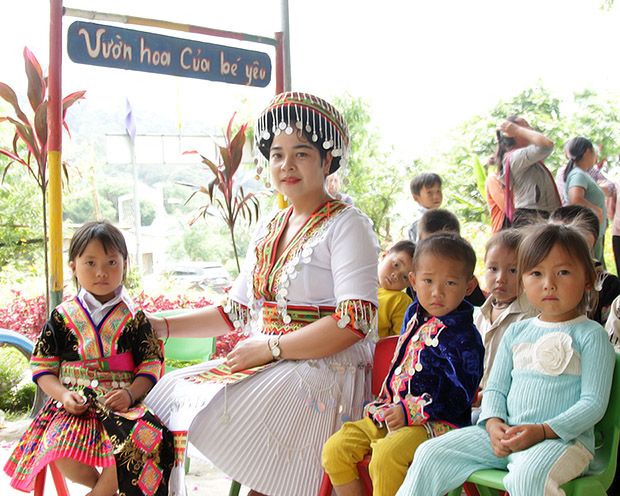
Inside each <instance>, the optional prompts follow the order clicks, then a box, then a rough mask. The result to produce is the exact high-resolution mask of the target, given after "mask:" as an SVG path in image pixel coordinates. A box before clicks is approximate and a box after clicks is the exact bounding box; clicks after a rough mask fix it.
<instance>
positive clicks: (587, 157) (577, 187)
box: [564, 136, 607, 265]
mask: <svg viewBox="0 0 620 496" xmlns="http://www.w3.org/2000/svg"><path fill="white" fill-rule="evenodd" d="M566 154H567V155H568V163H567V164H566V170H565V171H564V182H565V184H564V196H565V198H566V199H567V200H568V204H569V205H583V206H584V207H588V208H590V209H592V210H593V211H594V213H595V214H596V216H597V217H598V221H599V223H600V224H599V236H598V238H597V240H596V243H595V244H594V258H595V259H596V260H598V261H599V262H601V263H603V265H605V260H604V251H603V239H604V237H605V230H606V229H607V209H606V207H605V193H604V192H603V190H602V189H601V187H600V186H599V185H598V184H597V183H596V181H595V180H594V179H592V177H590V176H589V175H588V174H587V171H588V170H589V169H591V168H592V167H593V166H594V164H595V163H596V159H597V154H596V151H595V150H594V146H593V145H592V142H591V141H590V140H589V139H588V138H584V137H583V136H577V137H576V138H573V139H571V140H570V141H569V142H568V143H567V144H566Z"/></svg>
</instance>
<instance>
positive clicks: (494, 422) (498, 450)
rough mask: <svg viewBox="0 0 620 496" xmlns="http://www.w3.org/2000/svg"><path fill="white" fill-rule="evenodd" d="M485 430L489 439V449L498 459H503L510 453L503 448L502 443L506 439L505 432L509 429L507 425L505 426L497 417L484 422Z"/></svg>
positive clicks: (507, 448) (506, 447)
mask: <svg viewBox="0 0 620 496" xmlns="http://www.w3.org/2000/svg"><path fill="white" fill-rule="evenodd" d="M486 429H487V432H488V433H489V437H490V438H491V448H493V453H495V456H497V457H498V458H504V457H505V456H507V455H509V454H510V453H511V450H510V448H509V447H508V446H505V445H504V443H503V441H504V440H505V439H507V435H506V432H507V431H508V429H510V426H509V425H506V424H505V423H504V422H503V421H502V419H500V418H498V417H493V418H490V419H488V420H487V421H486Z"/></svg>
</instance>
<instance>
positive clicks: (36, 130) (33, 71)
mask: <svg viewBox="0 0 620 496" xmlns="http://www.w3.org/2000/svg"><path fill="white" fill-rule="evenodd" d="M24 60H25V62H26V75H27V76H28V102H29V103H30V107H31V109H32V113H33V118H32V120H31V119H29V118H28V116H27V115H26V114H25V113H24V111H23V110H22V109H21V107H20V106H19V101H18V99H17V94H16V93H15V91H13V89H12V88H11V87H10V86H9V85H7V84H5V83H0V98H2V99H3V100H5V101H6V102H8V103H9V104H10V105H11V106H12V107H13V109H14V110H15V117H16V118H15V117H12V116H0V122H8V123H10V124H11V125H13V127H14V128H15V135H14V136H13V143H12V149H7V148H1V147H0V154H2V155H5V156H6V157H8V158H9V159H10V160H11V161H10V162H9V164H8V165H7V166H6V167H5V168H4V172H3V175H2V178H3V179H4V177H5V176H6V173H7V171H8V169H9V167H10V166H11V165H12V164H13V163H15V162H17V163H19V164H21V165H23V166H24V167H26V170H27V171H28V173H29V174H30V175H31V176H32V177H33V178H34V179H35V181H36V182H37V185H38V186H39V189H40V190H41V196H42V201H43V233H44V245H45V280H46V281H49V268H48V257H47V211H46V202H45V196H46V193H47V181H48V177H47V106H48V87H47V78H46V77H43V71H42V70H41V65H40V64H39V61H38V60H37V58H36V57H35V56H34V54H33V53H32V52H31V51H30V50H28V48H27V47H25V48H24ZM84 93H86V92H85V91H76V92H75V93H71V94H70V95H68V96H66V97H64V98H63V99H62V119H63V125H64V127H65V129H66V130H67V132H69V128H68V127H67V123H66V122H65V115H66V113H67V109H68V108H69V107H70V106H71V105H73V104H74V103H75V102H76V101H78V100H80V99H81V98H83V97H84ZM20 143H21V144H23V145H24V146H25V149H26V151H24V148H23V147H20V146H19V145H20ZM63 168H64V171H63V172H64V174H65V177H68V173H67V167H66V164H63Z"/></svg>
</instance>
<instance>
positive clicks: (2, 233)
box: [0, 159, 43, 274]
mask: <svg viewBox="0 0 620 496" xmlns="http://www.w3.org/2000/svg"><path fill="white" fill-rule="evenodd" d="M2 162H3V160H2V159H0V167H1V164H2ZM42 216H43V213H42V205H41V198H40V193H39V192H38V190H37V187H36V185H35V184H34V183H32V182H29V181H24V180H23V174H22V173H21V172H20V171H19V170H17V169H14V170H9V171H8V172H7V174H6V176H5V178H4V181H3V182H2V183H0V267H2V272H6V271H12V270H14V269H21V270H22V271H23V270H24V269H26V272H28V273H31V274H34V273H37V272H38V268H39V267H40V265H41V262H42V260H43V227H42V225H41V218H42Z"/></svg>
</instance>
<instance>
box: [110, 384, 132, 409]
mask: <svg viewBox="0 0 620 496" xmlns="http://www.w3.org/2000/svg"><path fill="white" fill-rule="evenodd" d="M131 403H132V398H131V397H130V396H129V393H128V392H127V391H126V390H125V389H113V390H112V391H110V392H108V393H107V394H106V395H105V396H104V397H103V404H104V405H105V406H107V407H108V408H109V409H110V410H112V411H115V412H123V413H124V412H126V411H127V410H129V408H131Z"/></svg>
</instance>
